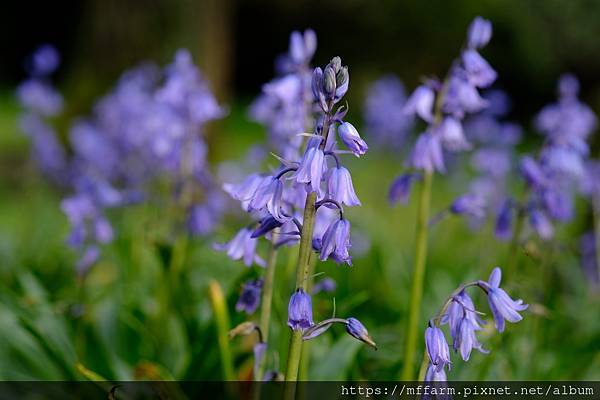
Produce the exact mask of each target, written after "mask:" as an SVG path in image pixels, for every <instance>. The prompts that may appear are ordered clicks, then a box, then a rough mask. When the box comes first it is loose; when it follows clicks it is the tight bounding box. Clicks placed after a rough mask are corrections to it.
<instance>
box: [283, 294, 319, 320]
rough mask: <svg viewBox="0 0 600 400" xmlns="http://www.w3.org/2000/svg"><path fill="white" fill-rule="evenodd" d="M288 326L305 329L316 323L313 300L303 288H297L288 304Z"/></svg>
mask: <svg viewBox="0 0 600 400" xmlns="http://www.w3.org/2000/svg"><path fill="white" fill-rule="evenodd" d="M287 324H288V326H289V327H290V328H291V329H293V330H304V329H307V328H310V327H311V326H312V325H314V322H313V317H312V300H311V297H310V295H309V294H307V293H306V292H305V291H304V290H303V289H302V288H298V289H296V291H295V292H294V294H292V297H290V303H289V305H288V323H287Z"/></svg>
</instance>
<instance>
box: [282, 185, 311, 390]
mask: <svg viewBox="0 0 600 400" xmlns="http://www.w3.org/2000/svg"><path fill="white" fill-rule="evenodd" d="M316 200H317V193H316V192H311V193H310V194H308V195H307V196H306V203H305V205H304V225H303V226H302V237H301V238H300V251H299V252H298V264H297V268H296V289H300V288H301V289H302V290H304V291H306V290H307V288H308V279H309V277H310V252H311V249H312V234H313V229H314V225H315V212H316V208H315V202H316ZM301 355H302V331H301V330H299V329H297V330H293V331H292V336H291V338H290V346H289V351H288V360H287V368H286V373H285V380H286V381H297V380H298V368H299V365H300V357H301Z"/></svg>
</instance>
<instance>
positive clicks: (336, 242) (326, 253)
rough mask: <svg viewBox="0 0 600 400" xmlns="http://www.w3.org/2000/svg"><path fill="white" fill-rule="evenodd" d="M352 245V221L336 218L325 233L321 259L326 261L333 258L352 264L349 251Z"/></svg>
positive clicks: (338, 261)
mask: <svg viewBox="0 0 600 400" xmlns="http://www.w3.org/2000/svg"><path fill="white" fill-rule="evenodd" d="M350 246H351V244H350V222H348V220H346V219H338V220H335V221H333V222H332V223H331V224H330V225H329V227H328V228H327V230H326V231H325V233H324V234H323V238H322V239H321V247H320V255H319V259H320V260H321V261H325V260H327V259H328V258H331V259H332V260H334V261H335V262H337V263H339V264H341V263H346V264H348V265H352V257H351V256H350V254H349V253H348V249H349V248H350Z"/></svg>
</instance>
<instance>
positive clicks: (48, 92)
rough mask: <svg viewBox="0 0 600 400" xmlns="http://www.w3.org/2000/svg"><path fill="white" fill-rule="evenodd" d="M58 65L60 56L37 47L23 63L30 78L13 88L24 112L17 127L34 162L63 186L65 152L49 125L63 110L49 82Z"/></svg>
mask: <svg viewBox="0 0 600 400" xmlns="http://www.w3.org/2000/svg"><path fill="white" fill-rule="evenodd" d="M59 64H60V55H59V53H58V51H57V50H56V49H55V48H54V47H52V46H50V45H43V46H41V47H39V48H38V49H37V50H36V51H35V52H34V53H33V54H32V55H31V56H30V57H29V59H28V60H27V61H26V70H27V72H28V73H29V75H30V77H29V78H28V79H27V80H25V81H24V82H23V83H21V84H20V85H19V87H18V88H17V98H18V99H19V102H20V103H21V106H22V107H23V109H24V113H23V115H22V116H21V120H20V126H21V129H22V130H23V132H25V133H26V134H27V135H28V136H29V138H30V139H31V142H32V152H33V158H34V160H35V161H36V163H37V164H38V166H39V168H40V169H41V171H42V172H43V173H44V174H45V175H47V176H48V177H50V178H51V179H52V180H53V181H54V182H56V183H57V184H60V185H66V184H67V181H68V179H69V171H68V168H67V164H68V162H67V157H66V152H65V149H64V148H63V146H62V144H61V143H60V140H59V138H58V136H57V134H56V132H55V130H54V128H53V127H52V125H51V121H50V119H51V118H53V117H56V116H57V115H59V114H60V112H61V111H62V109H63V98H62V96H61V95H60V93H59V92H58V91H57V90H56V89H55V88H54V87H53V86H52V84H51V82H50V76H51V75H52V73H53V72H54V71H56V69H57V68H58V66H59Z"/></svg>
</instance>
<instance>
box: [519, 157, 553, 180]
mask: <svg viewBox="0 0 600 400" xmlns="http://www.w3.org/2000/svg"><path fill="white" fill-rule="evenodd" d="M519 172H520V173H521V175H522V176H523V178H524V179H525V181H526V182H527V183H528V184H529V185H530V186H533V187H534V188H543V187H546V186H548V185H549V180H548V177H547V176H546V173H545V172H544V170H543V169H542V168H541V166H540V165H539V164H538V163H537V161H535V160H534V159H533V158H532V157H530V156H524V157H523V158H522V159H521V162H520V163H519Z"/></svg>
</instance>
